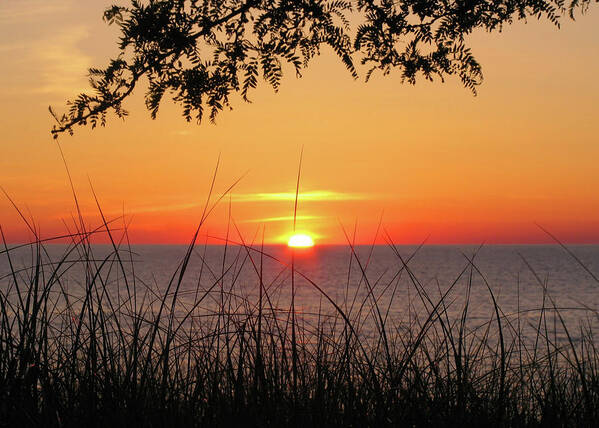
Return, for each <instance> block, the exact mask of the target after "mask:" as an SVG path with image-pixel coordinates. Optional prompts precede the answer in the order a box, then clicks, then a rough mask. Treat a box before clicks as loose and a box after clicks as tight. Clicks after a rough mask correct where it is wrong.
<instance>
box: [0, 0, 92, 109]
mask: <svg viewBox="0 0 599 428" xmlns="http://www.w3.org/2000/svg"><path fill="white" fill-rule="evenodd" d="M73 13H74V2H73V1H72V0H66V1H65V0H56V1H51V2H49V1H41V0H19V1H16V0H0V36H1V37H0V55H1V56H2V58H3V60H4V61H5V62H6V64H10V67H7V69H6V70H4V73H2V74H3V75H2V76H0V87H1V88H2V92H3V93H4V94H9V95H11V96H23V95H33V96H36V99H38V100H40V97H39V95H40V94H43V95H45V96H44V97H42V98H41V99H43V100H44V101H43V103H44V104H46V103H48V102H53V101H59V100H60V102H62V101H64V99H65V98H70V97H72V96H73V94H76V93H77V92H82V91H84V90H86V89H87V87H88V83H87V70H88V68H89V67H90V66H91V65H92V57H91V56H89V55H88V54H86V53H85V52H84V51H85V50H86V49H87V48H86V47H85V43H86V42H87V41H88V40H89V39H90V37H91V33H90V30H89V27H88V26H87V25H84V24H82V23H81V22H80V21H77V20H69V19H68V17H69V16H71V15H73ZM61 23H63V24H61Z"/></svg>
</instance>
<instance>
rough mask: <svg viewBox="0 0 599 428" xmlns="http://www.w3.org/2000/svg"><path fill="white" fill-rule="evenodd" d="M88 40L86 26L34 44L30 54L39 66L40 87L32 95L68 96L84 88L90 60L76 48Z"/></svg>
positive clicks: (76, 27)
mask: <svg viewBox="0 0 599 428" xmlns="http://www.w3.org/2000/svg"><path fill="white" fill-rule="evenodd" d="M88 37H89V31H88V29H87V27H85V26H83V25H79V26H75V27H71V28H67V29H64V30H63V31H62V32H60V33H57V34H55V35H53V36H52V37H50V38H48V39H46V40H42V41H39V42H37V43H36V45H35V47H34V48H33V49H32V51H31V54H32V61H34V62H38V63H39V70H40V83H41V84H40V85H39V86H37V87H36V88H35V89H34V91H35V92H41V93H53V94H65V95H72V94H73V93H74V92H81V91H83V90H85V89H87V82H86V72H87V69H88V68H89V67H90V66H91V57H90V56H88V55H85V54H84V53H83V52H81V50H80V49H79V47H78V46H79V44H80V43H81V42H82V41H83V40H85V39H87V38H88Z"/></svg>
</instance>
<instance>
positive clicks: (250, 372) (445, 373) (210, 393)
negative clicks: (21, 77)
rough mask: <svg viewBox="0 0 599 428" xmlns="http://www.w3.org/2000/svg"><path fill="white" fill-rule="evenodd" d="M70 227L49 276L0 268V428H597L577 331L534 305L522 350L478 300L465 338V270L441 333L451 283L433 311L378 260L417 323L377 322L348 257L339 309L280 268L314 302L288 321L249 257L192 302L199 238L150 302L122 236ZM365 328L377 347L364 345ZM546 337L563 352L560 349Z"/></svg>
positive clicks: (276, 293) (595, 394)
mask: <svg viewBox="0 0 599 428" xmlns="http://www.w3.org/2000/svg"><path fill="white" fill-rule="evenodd" d="M76 224H78V228H77V229H78V230H77V231H76V232H75V233H71V234H70V235H69V236H68V238H67V239H69V240H70V244H69V245H68V246H66V247H65V250H64V253H63V254H62V256H60V257H58V258H57V259H54V260H51V257H50V251H49V250H48V246H47V245H46V242H44V241H41V240H39V239H36V240H35V242H33V243H32V244H28V246H27V249H28V254H29V257H30V258H31V260H30V262H28V263H27V267H26V268H21V267H19V266H20V264H19V263H18V261H17V260H15V259H16V258H17V256H16V254H17V253H18V254H22V252H23V248H16V247H14V246H13V247H9V246H8V245H7V244H6V243H4V248H3V249H2V250H1V251H0V257H3V258H5V261H6V263H7V265H8V266H9V270H8V273H7V274H6V275H5V276H3V277H1V278H0V310H1V312H0V426H4V427H28V426H44V427H86V426H87V427H92V426H106V427H163V426H164V427H193V426H248V427H252V426H255V427H263V426H277V427H278V426H301V427H308V426H352V427H384V426H406V427H421V426H422V427H424V426H437V427H467V426H468V427H469V426H485V427H503V426H513V427H541V426H546V427H554V426H555V427H559V426H563V427H586V426H588V427H591V426H597V423H598V422H597V421H598V420H599V419H598V418H599V353H598V351H597V348H596V340H594V338H593V334H592V329H591V328H583V327H580V326H575V328H576V335H575V336H576V338H575V339H574V335H571V334H570V330H568V327H569V326H566V324H565V322H564V320H563V318H562V316H561V312H560V310H559V308H557V307H556V305H555V304H554V303H553V300H552V299H551V297H550V295H549V294H545V297H544V298H543V302H542V305H541V307H540V309H539V311H538V314H537V315H536V318H535V321H534V322H533V323H532V324H534V331H535V334H534V337H532V338H531V337H528V338H525V337H524V335H523V333H522V324H524V322H525V320H524V319H523V318H522V317H521V315H520V314H518V313H517V314H515V315H512V316H508V315H506V314H504V313H503V312H502V310H501V308H500V307H499V306H498V305H497V304H496V303H495V302H496V300H495V296H494V294H493V292H492V289H491V287H489V288H488V291H489V298H490V299H491V300H492V301H493V302H494V303H495V304H494V306H493V307H494V310H493V311H492V313H490V314H489V319H488V322H487V323H483V324H482V326H481V325H479V326H477V328H476V329H473V328H471V327H470V326H469V320H468V313H469V304H470V299H469V295H470V289H471V287H472V277H473V275H476V274H477V268H476V265H475V264H474V262H473V260H472V259H469V260H466V263H465V267H464V271H463V272H462V274H461V276H460V277H461V279H464V278H466V284H467V285H466V289H465V290H461V291H460V293H461V295H462V296H463V300H462V301H461V302H460V305H462V309H461V316H459V317H457V318H453V319H452V318H451V317H450V316H449V315H448V312H447V307H448V305H450V304H454V305H455V304H456V303H455V302H450V301H448V300H449V299H448V296H449V295H450V294H451V292H452V291H453V289H454V287H456V286H457V285H456V284H458V282H459V281H458V279H456V281H455V282H454V283H453V285H451V286H450V287H449V288H448V289H446V290H440V292H439V294H435V296H432V295H430V294H429V293H427V291H426V290H425V287H423V286H422V285H421V283H420V282H419V280H418V278H417V277H416V276H415V275H414V273H413V272H412V271H411V270H410V267H409V263H410V260H409V258H405V257H402V256H401V255H400V253H399V251H397V250H396V248H395V247H394V246H393V244H391V243H390V244H389V245H390V246H391V248H392V249H394V250H395V251H396V255H397V266H395V267H393V268H394V269H395V268H397V272H398V275H399V274H403V275H407V276H408V277H409V280H410V283H411V286H412V289H413V292H414V295H415V296H417V301H418V304H419V305H420V307H421V308H424V310H425V312H424V313H423V312H422V309H421V311H420V313H419V315H418V316H414V315H410V316H406V319H404V320H402V321H401V322H396V321H392V320H390V319H389V316H388V312H389V305H391V304H392V302H393V299H391V300H386V302H388V303H386V304H385V305H383V304H382V301H383V300H381V298H380V296H381V295H382V293H383V292H386V293H394V292H395V291H394V290H393V283H387V284H380V283H378V282H377V283H372V282H370V280H369V278H368V276H367V275H366V269H367V264H368V259H366V260H363V259H361V258H360V257H358V255H357V254H356V253H355V252H353V248H352V256H353V257H352V262H351V263H353V266H354V268H355V267H356V266H358V268H359V269H360V270H361V271H362V273H363V275H362V279H361V280H360V284H359V286H358V287H357V288H356V289H354V291H353V292H352V293H353V294H352V293H349V292H348V293H346V295H345V298H344V299H343V301H341V302H335V301H334V300H333V299H332V298H330V296H328V295H326V294H325V293H324V292H323V290H322V289H320V287H319V286H318V284H316V283H314V282H312V281H310V280H309V279H308V278H305V277H302V274H301V273H300V272H297V271H296V270H295V269H294V268H293V269H292V267H291V266H287V267H285V266H283V268H282V269H283V270H284V271H285V272H287V274H288V275H290V276H291V278H290V279H291V281H292V282H293V281H294V280H295V281H297V280H298V279H301V280H302V281H304V282H306V283H308V284H309V286H311V287H312V288H313V291H314V293H315V294H319V295H320V296H321V301H322V306H321V310H320V311H318V313H316V314H311V315H310V316H308V315H306V314H301V316H300V314H299V313H298V312H297V311H295V306H294V305H295V302H294V299H293V298H291V299H289V298H287V299H286V300H285V299H284V300H281V295H283V296H287V297H289V296H288V294H289V292H290V291H289V289H287V290H284V289H281V288H280V287H279V288H277V287H276V286H275V285H274V283H273V282H271V283H265V281H264V276H263V275H262V269H263V263H264V261H265V259H266V258H267V257H268V255H266V254H264V252H263V251H262V250H261V247H260V246H250V245H246V244H245V243H243V242H241V243H239V245H236V246H230V245H229V244H228V243H227V247H226V248H227V250H225V253H226V251H229V252H230V253H236V256H235V257H234V261H233V262H231V261H230V260H229V259H227V258H226V257H223V262H222V265H221V266H219V267H214V266H212V267H211V266H205V267H204V266H203V265H202V269H201V270H200V278H198V279H197V287H195V288H194V289H192V290H190V289H189V287H187V286H184V284H185V281H186V280H187V278H186V275H187V274H188V271H189V264H190V262H192V261H193V260H195V261H198V260H199V262H200V263H202V264H203V260H204V259H203V258H202V246H199V247H197V246H196V245H195V243H196V240H197V234H196V237H194V239H193V242H192V243H191V245H190V246H189V248H188V250H187V252H186V254H185V256H184V257H183V259H182V260H181V262H180V264H179V266H174V267H173V269H172V270H173V275H172V277H171V280H170V281H168V282H167V283H164V284H153V285H152V284H147V283H145V282H143V281H142V280H141V279H140V277H139V275H137V274H136V272H135V263H134V262H133V257H132V254H131V249H130V246H129V245H128V242H127V234H126V231H124V232H121V233H120V236H119V238H118V240H117V238H115V234H116V231H115V230H111V229H110V228H109V225H108V222H106V221H104V223H103V225H102V227H101V228H100V229H98V230H95V231H89V230H87V229H86V227H85V225H84V224H83V222H82V221H81V222H79V223H76ZM32 231H33V232H35V231H34V229H32ZM99 232H102V233H105V234H108V236H109V239H110V241H111V242H112V247H111V248H112V249H111V251H109V252H108V253H107V254H103V255H102V256H98V255H96V254H94V248H95V247H93V246H92V245H91V244H90V238H91V236H92V235H93V234H94V233H99ZM2 236H3V235H2ZM350 248H351V246H350ZM192 256H194V257H195V258H192ZM21 259H22V256H21ZM21 262H22V260H21ZM242 265H246V266H251V268H252V269H253V270H254V272H255V276H254V279H253V282H251V283H252V284H253V286H254V287H255V290H257V292H255V293H253V294H249V293H248V292H247V291H245V290H247V289H248V287H249V285H248V284H249V283H248V280H247V278H246V279H243V280H242V279H239V277H238V275H236V274H235V273H236V272H240V270H239V269H240V266H242ZM531 269H532V268H531ZM202 272H203V273H202ZM202 275H203V276H202ZM225 278H233V279H227V280H226V281H225ZM194 280H195V279H194ZM539 286H540V287H543V282H542V281H541V280H539ZM347 290H349V288H348V289H347ZM184 296H185V297H186V300H184V299H183V297H184ZM190 296H193V298H190ZM281 301H283V302H287V303H284V304H281V303H280V302H281ZM189 302H191V304H190V303H189ZM591 315H592V316H594V317H596V316H597V314H595V313H592V314H591ZM526 320H527V321H526V322H529V320H530V317H527V318H526ZM366 323H368V325H370V326H372V329H373V330H374V331H375V334H374V335H373V334H369V335H364V334H362V333H361V332H362V331H363V326H364V325H365V324H366ZM556 323H557V324H558V326H559V329H560V331H562V332H564V334H565V335H566V338H567V340H565V341H557V339H556V336H555V329H556V327H555V326H556ZM529 324H530V323H529Z"/></svg>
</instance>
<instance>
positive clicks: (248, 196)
mask: <svg viewBox="0 0 599 428" xmlns="http://www.w3.org/2000/svg"><path fill="white" fill-rule="evenodd" d="M231 199H232V200H233V202H268V201H294V200H295V192H280V193H245V194H234V195H232V197H231ZM367 199H373V196H372V195H363V194H360V193H343V192H334V191H332V190H313V191H310V192H300V193H299V196H298V200H300V201H359V200H367Z"/></svg>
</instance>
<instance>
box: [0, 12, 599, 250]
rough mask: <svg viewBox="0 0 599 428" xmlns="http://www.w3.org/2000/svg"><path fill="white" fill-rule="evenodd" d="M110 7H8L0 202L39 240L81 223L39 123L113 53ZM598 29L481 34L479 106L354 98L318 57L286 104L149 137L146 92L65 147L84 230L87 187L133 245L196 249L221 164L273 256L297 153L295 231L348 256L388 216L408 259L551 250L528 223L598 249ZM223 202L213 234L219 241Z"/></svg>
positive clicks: (89, 208) (177, 121) (411, 89)
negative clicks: (126, 228) (425, 250)
mask: <svg viewBox="0 0 599 428" xmlns="http://www.w3.org/2000/svg"><path fill="white" fill-rule="evenodd" d="M110 3H112V2H104V1H95V2H77V1H71V0H59V1H53V2H46V1H38V0H35V1H32V0H18V1H17V0H5V1H3V2H2V3H0V40H2V42H0V55H2V57H3V61H2V63H3V64H4V65H5V66H4V67H3V68H2V71H0V93H1V94H2V96H1V98H0V129H1V130H2V134H1V138H2V142H1V144H2V146H1V147H2V156H0V186H2V187H3V188H4V189H5V190H6V192H7V193H8V194H9V195H11V197H12V198H13V199H14V200H15V202H17V203H18V204H19V205H20V206H22V207H26V210H27V211H28V212H31V215H32V216H33V217H34V218H35V220H36V222H37V223H38V224H39V226H40V228H41V230H42V234H43V235H44V236H50V235H53V234H59V233H62V232H64V226H63V225H62V220H61V219H67V220H68V219H69V218H70V215H71V213H72V212H73V209H74V208H73V202H72V197H71V195H70V189H69V185H68V180H67V177H66V174H65V171H64V167H63V165H62V161H61V158H60V152H59V150H58V148H57V146H56V144H55V143H54V142H53V140H52V138H51V136H50V133H49V130H50V128H51V126H52V120H51V117H50V115H49V113H48V110H47V108H48V105H50V104H51V105H52V106H53V107H55V108H56V109H57V110H60V109H62V108H64V101H65V100H66V99H68V98H70V97H72V96H73V95H75V94H76V93H77V92H78V91H80V90H81V89H84V88H85V87H86V76H85V73H86V69H87V67H90V66H103V65H105V63H106V60H107V58H108V57H109V56H110V55H112V54H114V53H115V52H116V48H115V40H116V32H115V28H111V27H107V26H106V25H105V24H104V23H103V22H102V21H101V15H102V11H103V9H104V7H105V6H106V5H108V4H110ZM597 28H599V14H598V13H597V10H596V8H591V10H590V11H589V13H588V14H587V15H585V16H583V17H579V18H578V20H577V21H576V22H569V21H564V23H563V28H562V29H561V30H557V29H555V28H554V27H553V26H551V25H550V24H548V23H544V22H543V23H539V22H537V21H531V22H529V23H528V24H526V25H524V23H518V24H516V25H514V26H512V27H508V28H506V30H505V31H504V33H502V34H486V33H477V34H475V35H473V36H472V37H471V41H470V43H471V46H472V49H473V52H474V54H475V56H476V58H477V59H478V60H479V61H480V62H481V63H482V65H483V71H484V74H485V82H484V84H483V86H482V87H480V89H479V95H478V96H477V97H473V96H472V94H471V93H470V92H469V91H468V90H466V89H464V88H463V87H461V86H460V83H459V82H458V81H457V79H448V81H447V82H446V83H445V84H441V83H429V82H425V81H423V80H421V81H419V82H418V84H417V85H416V86H410V85H406V84H404V85H402V84H400V78H399V75H398V74H395V75H394V74H391V75H390V76H387V77H382V76H375V77H374V78H373V79H372V81H371V82H369V83H364V82H363V79H360V80H358V81H355V80H353V79H352V78H351V76H350V75H349V74H348V73H347V72H346V70H345V68H344V66H343V65H341V64H339V63H338V61H337V60H336V59H335V57H334V56H333V55H332V54H331V53H330V52H327V51H326V50H325V51H323V54H322V55H321V56H320V57H319V58H317V59H316V60H315V61H314V63H313V64H312V66H311V67H310V68H309V69H308V70H306V71H305V73H304V77H303V78H302V79H299V80H298V79H296V78H295V77H294V75H293V74H292V73H290V74H288V76H286V78H285V80H284V82H283V85H282V87H281V90H280V92H279V93H278V94H274V93H273V91H272V89H270V88H269V87H268V86H267V85H262V87H261V88H260V89H259V90H258V91H257V92H256V93H255V94H254V96H253V97H252V99H253V103H252V104H245V103H242V102H241V101H237V102H235V103H234V110H233V111H226V112H224V113H223V114H221V115H220V116H219V117H218V119H217V125H211V124H209V123H208V122H206V123H203V124H202V125H200V126H198V125H196V124H193V123H192V124H188V123H186V122H185V121H184V119H183V118H182V117H181V115H180V109H179V107H178V106H175V105H172V104H170V103H167V104H164V105H163V106H162V107H161V110H160V113H159V117H158V119H157V120H155V121H152V120H151V119H150V118H149V113H148V112H147V111H146V110H145V107H144V105H143V93H141V92H139V91H138V93H136V95H135V97H134V98H132V99H131V100H129V101H128V102H127V103H126V108H127V109H128V110H129V111H130V112H131V116H130V118H128V119H127V120H126V121H125V122H122V121H120V120H118V119H113V120H111V121H109V124H108V127H107V128H105V129H97V130H93V131H92V130H90V129H78V130H77V132H76V134H75V136H74V137H68V136H63V137H61V139H60V143H61V145H62V148H63V151H64V153H65V156H66V158H67V161H68V164H69V168H70V170H71V174H72V177H73V181H74V183H75V187H76V189H77V193H78V195H79V198H80V200H81V204H82V207H83V211H84V212H85V213H86V214H87V215H89V216H90V221H91V222H94V221H96V220H95V218H94V212H95V209H94V202H93V198H92V196H91V192H90V190H89V184H88V177H89V180H91V182H92V183H93V185H94V188H95V190H96V193H97V194H98V197H99V199H100V201H101V203H102V206H103V208H104V210H105V211H106V212H108V213H110V214H111V215H119V214H120V213H121V212H122V211H123V207H124V210H125V213H127V214H128V215H130V216H132V217H133V218H132V223H131V236H132V237H133V239H134V240H135V241H136V242H186V241H187V240H188V239H189V238H190V237H191V234H192V232H193V230H195V225H196V223H197V221H198V220H199V218H200V216H201V212H202V208H203V206H204V201H205V198H206V196H207V192H208V189H209V187H210V181H211V177H212V172H213V169H214V166H215V164H216V162H217V159H218V156H219V154H220V157H221V165H220V168H219V174H218V177H217V182H216V191H217V193H218V192H223V191H224V190H225V189H226V188H227V187H228V186H229V185H230V184H232V183H233V182H234V181H235V180H236V179H238V178H239V177H241V176H244V174H246V173H247V174H246V175H245V176H244V177H243V179H242V180H241V182H240V183H239V184H238V185H237V186H236V187H235V188H234V190H233V195H232V196H231V206H232V214H233V218H234V220H235V222H236V223H237V224H238V225H239V227H240V230H242V231H243V233H247V235H248V236H251V235H253V233H254V231H255V230H256V228H257V227H260V219H264V221H265V223H264V224H265V227H266V233H265V236H266V239H267V240H268V241H269V242H280V241H281V240H282V239H283V238H284V237H286V236H287V235H288V234H289V232H290V230H291V228H292V220H291V219H290V216H291V215H292V214H293V198H290V197H287V196H288V195H289V194H291V195H293V194H294V192H295V181H296V178H297V176H296V175H297V165H298V161H299V153H300V150H301V147H302V146H303V147H304V159H303V168H302V177H301V186H300V190H301V191H302V192H305V193H304V198H303V199H300V204H299V212H298V214H299V215H300V216H301V217H300V218H299V221H298V228H300V229H302V230H304V231H307V232H309V233H312V234H313V235H314V236H315V237H316V239H317V243H319V242H320V243H342V242H343V241H344V239H345V238H344V235H343V232H342V230H341V228H340V223H341V224H343V225H344V226H345V227H346V228H347V229H350V230H353V227H354V222H356V221H357V223H358V240H359V241H360V242H365V243H366V242H370V241H371V240H372V236H373V234H374V231H375V230H376V227H377V224H378V222H379V218H380V216H381V213H382V212H384V214H383V225H384V227H385V228H386V229H387V230H388V232H389V234H390V235H391V236H392V238H393V239H394V240H395V241H396V242H398V243H411V242H418V241H420V240H421V239H424V238H425V237H427V236H429V235H430V238H429V242H433V243H456V242H467V243H480V242H483V241H485V242H504V243H505V242H520V243H525V242H542V241H545V240H547V237H546V236H544V235H543V233H542V232H541V231H540V230H539V229H538V228H537V227H536V226H535V225H534V222H538V223H540V224H542V225H544V226H545V227H547V228H548V229H550V230H552V231H553V232H554V233H555V234H556V235H558V236H560V237H561V238H562V239H564V240H565V241H569V242H599V192H598V191H597V189H598V188H599V186H598V184H599V167H598V166H597V160H598V159H599V137H598V135H599V123H598V120H597V118H598V117H599V105H598V103H597V100H598V99H599V83H598V81H597V78H596V76H597V75H599V73H598V72H599V59H598V55H597V53H598V52H599V31H598V30H597ZM273 194H277V195H279V196H280V197H276V195H274V196H273ZM260 195H262V196H260ZM265 195H266V196H265ZM269 195H270V196H269ZM281 195H283V196H282V197H281ZM310 195H312V196H314V195H319V196H317V197H312V198H311V197H310ZM228 200H229V199H228V198H225V202H224V203H223V204H221V206H219V207H218V208H217V209H216V210H215V211H214V212H213V214H212V215H211V217H210V219H209V222H208V224H207V229H206V231H207V233H210V234H213V235H222V234H223V233H224V230H225V229H226V222H227V218H228V217H227V209H228ZM0 225H2V227H3V230H4V231H5V233H6V235H7V237H8V238H9V239H10V240H12V241H22V240H25V239H27V234H26V232H25V229H24V227H23V225H22V224H21V222H20V221H19V220H18V218H17V215H16V213H15V212H14V210H13V209H12V207H11V206H10V203H9V202H8V201H7V200H6V199H5V198H3V197H2V198H0Z"/></svg>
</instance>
